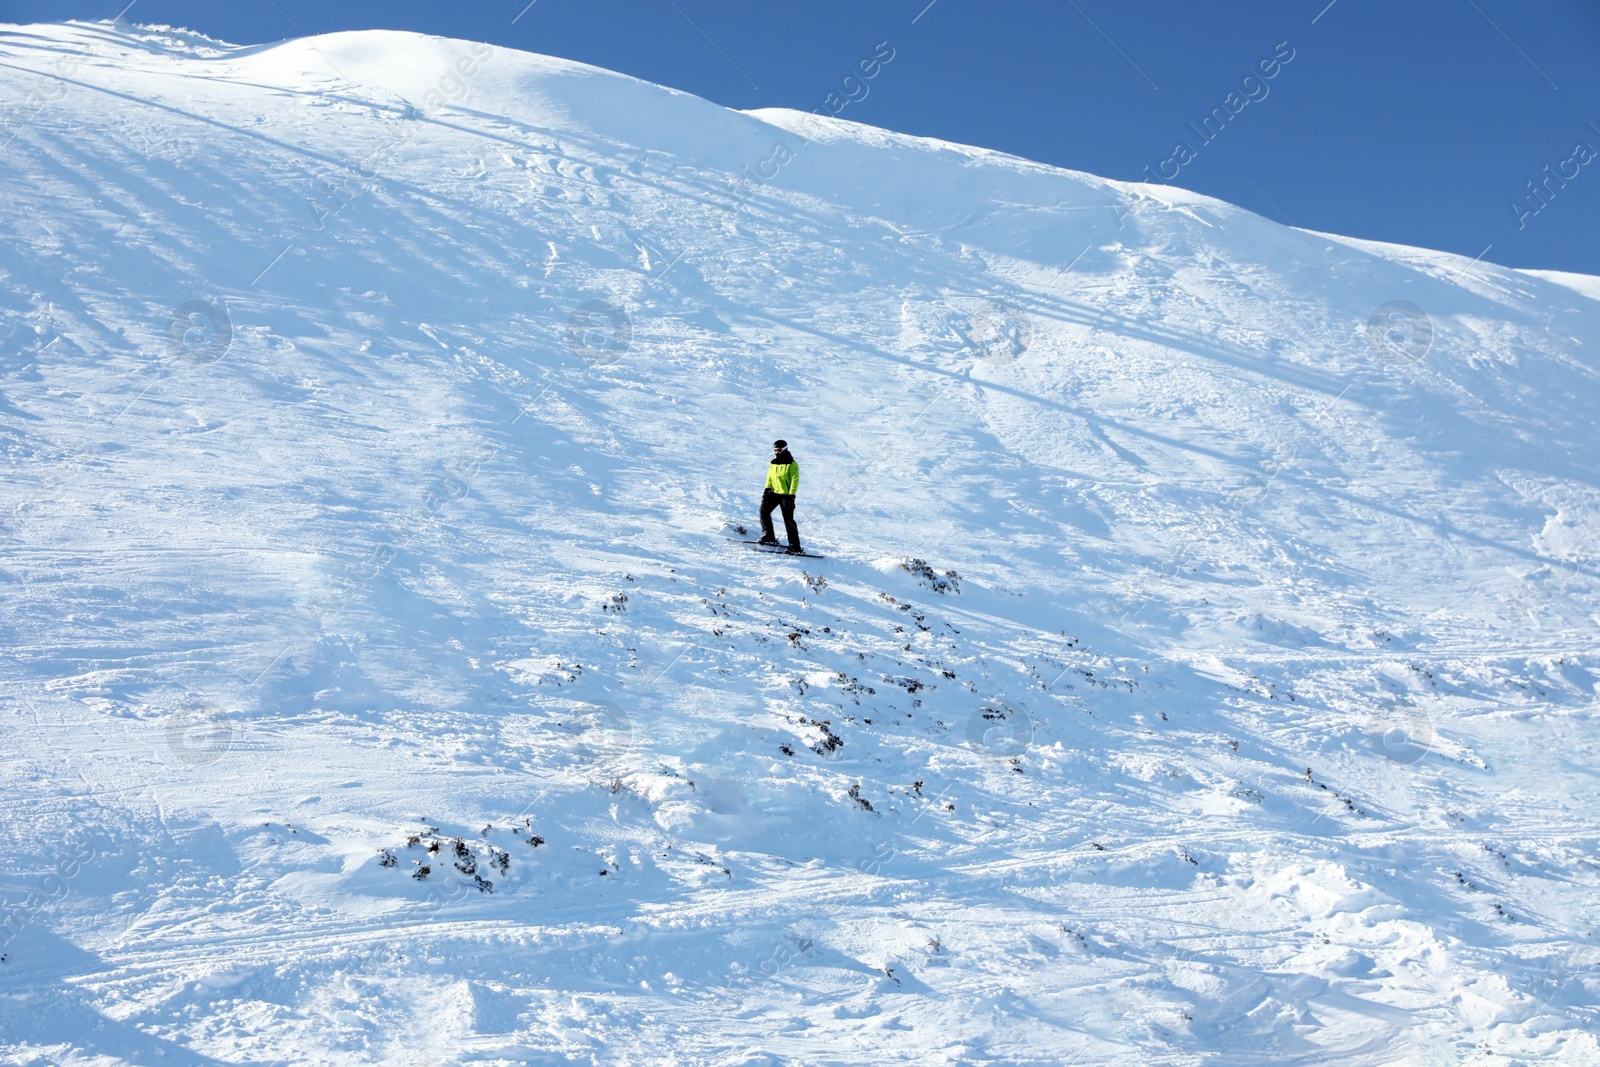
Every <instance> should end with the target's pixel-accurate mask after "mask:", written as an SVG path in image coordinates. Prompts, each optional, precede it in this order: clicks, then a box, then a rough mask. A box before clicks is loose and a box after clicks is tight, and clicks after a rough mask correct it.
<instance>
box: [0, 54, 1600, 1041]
mask: <svg viewBox="0 0 1600 1067" xmlns="http://www.w3.org/2000/svg"><path fill="white" fill-rule="evenodd" d="M862 47H863V51H864V52H871V50H872V42H862ZM0 116H3V120H4V130H3V131H0V139H3V145H0V169H3V172H4V175H5V179H6V186H5V187H6V191H7V195H6V197H5V205H4V208H3V225H4V229H5V240H4V242H3V244H0V346H3V353H4V362H3V370H4V377H3V378H0V435H3V436H0V441H3V450H4V456H5V461H6V474H5V478H4V480H3V482H0V499H3V504H4V509H3V512H0V516H3V518H0V523H3V525H0V530H3V534H4V538H5V542H4V543H5V546H6V548H5V554H4V560H3V563H0V581H3V583H4V585H3V590H4V593H3V595H4V600H3V605H4V607H3V611H0V635H3V642H4V646H5V648H6V650H7V653H6V655H5V656H4V657H3V658H0V684H3V687H4V694H5V700H4V703H3V713H0V723H3V734H0V737H3V742H4V744H3V748H0V760H3V767H4V771H3V782H4V799H5V801H6V803H5V804H4V806H3V808H0V818H3V824H0V825H3V828H4V837H5V841H6V847H5V850H4V853H3V855H4V859H3V860H0V893H3V901H4V904H3V907H4V910H3V912H0V938H3V941H4V943H3V944H0V953H3V954H4V958H3V962H0V996H3V1000H0V1055H3V1056H4V1058H5V1062H8V1063H19V1064H119V1063H127V1064H147V1063H154V1062H163V1063H174V1064H220V1063H240V1064H243V1063H250V1064H272V1063H284V1064H287V1063H293V1064H369V1063H372V1064H376V1063H383V1064H405V1063H415V1064H423V1063H426V1064H441V1063H474V1064H523V1063H541V1064H542V1063H597V1064H598V1063H633V1064H667V1063H681V1064H762V1063H784V1062H793V1063H806V1064H869V1063H870V1064H937V1063H949V1064H969V1063H976V1064H1074V1063H1077V1064H1096V1065H1101V1064H1129V1065H1133V1064H1206V1063H1215V1064H1226V1065H1230V1067H1231V1065H1239V1064H1357V1065H1373V1067H1378V1065H1390V1064H1402V1063H1403V1064H1430V1065H1431V1064H1453V1063H1462V1062H1471V1063H1481V1064H1525V1063H1534V1062H1560V1063H1567V1064H1585V1063H1600V1046H1597V1041H1596V1034H1597V1033H1600V970H1597V962H1600V953H1597V947H1600V815H1597V812H1596V801H1597V778H1596V765H1597V758H1600V733H1597V730H1596V724H1595V712H1596V701H1597V699H1600V697H1597V685H1600V645H1597V635H1600V615H1597V610H1596V605H1597V599H1596V594H1597V591H1600V583H1597V569H1596V568H1597V566H1600V554H1597V542H1596V537H1595V534H1596V531H1597V529H1600V526H1597V522H1600V465H1597V459H1596V451H1595V437H1594V426H1595V422H1596V417H1597V412H1600V402H1597V399H1596V398H1597V397H1600V380H1597V379H1600V360H1597V358H1596V354H1597V352H1600V300H1597V295H1600V279H1594V278H1580V277H1574V276H1570V275H1556V274H1551V273H1541V272H1536V271H1516V270H1510V269H1506V268H1502V267H1499V266H1495V265H1493V264H1490V263H1486V262H1474V261H1470V260H1468V259H1466V258H1464V257H1459V256H1454V255H1448V254H1444V253H1438V252H1430V251H1426V250H1421V249H1414V248H1406V247H1400V246H1395V245H1384V244H1379V243H1375V242H1370V241H1357V240H1351V239H1345V238H1340V237H1336V236H1331V235H1326V234H1318V233H1313V232H1308V231H1304V230H1298V229H1293V228H1290V227H1289V226H1288V225H1286V224H1284V220H1277V219H1269V218H1264V217H1261V216H1259V215H1256V214H1252V213H1250V212H1248V211H1245V210H1242V209H1240V208H1237V207H1233V206H1230V205H1228V204H1224V203H1221V202H1218V201H1215V200H1211V199H1208V198H1205V197H1202V196H1198V195H1194V194H1191V193H1186V192H1183V191H1181V190H1179V189H1176V188H1170V187H1160V186H1148V185H1140V184H1130V183H1122V182H1116V181H1108V180H1104V179H1101V178H1097V177H1093V176H1090V175H1086V174H1080V173H1075V172H1071V171H1063V170H1058V169H1055V168H1051V167H1046V166H1042V165H1039V164H1035V163H1031V162H1028V161H1025V160H1021V159H1017V158H1014V157H1010V156H1006V155H1003V154H1000V153H996V152H992V151H986V150H982V149H976V148H969V147H964V146H961V145H955V144H949V143H944V142H938V141H932V140H928V139H923V138H915V137H909V136H902V135H899V134H895V133H890V132H886V131H883V130H878V129H873V128H870V127H866V126H862V125H858V124H854V123H851V122H847V121H842V120H839V119H834V118H826V117H819V116H817V115H811V114H804V113H799V112H793V111H760V112H755V113H749V114H745V113H739V112H735V111H730V110H727V109H724V108H722V107H719V106H716V105H714V104H711V103H709V102H707V101H704V100H700V99H698V98H695V97H693V96H689V95H687V94H684V93H681V92H677V91H673V90H670V89H665V88H661V87H659V86H654V85H650V84H647V83H644V82H640V81H637V80H634V79H631V78H628V77H624V76H621V75H618V74H613V73H610V72H607V71H603V70H598V69H595V68H592V67H587V66H583V65H581V64H577V63H572V62H567V61H564V60H557V59H550V58H546V57H542V56H537V55H530V54H525V53H520V52H514V51H510V50H507V49H504V48H498V47H490V46H488V45H482V44H473V43H470V42H464V41H453V40H444V39H438V38H429V37H422V36H418V35H413V34H403V33H392V32H363V33H348V34H336V35H330V36H324V37H317V38H310V39H306V40H300V41H293V42H288V43H284V44H280V45H275V46H270V47H249V48H239V47H234V46H231V45H227V44H222V43H219V42H216V41H212V40H208V39H206V38H203V37H200V36H197V35H194V34H191V33H188V32H185V31H179V30H168V29H161V28H140V27H129V26H126V25H111V24H67V25H62V26H31V27H6V28H4V31H3V33H0ZM779 437H781V438H785V439H787V440H788V441H789V443H790V446H791V448H792V450H793V451H794V453H795V455H796V457H797V459H798V461H799V463H800V466H801V483H800V494H799V505H800V506H799V519H800V525H801V530H802V532H803V534H804V536H805V540H806V543H807V547H808V548H810V549H811V550H812V551H814V552H817V553H820V554H821V555H823V556H824V557H825V558H823V559H820V560H817V559H790V558H785V557H783V556H781V555H771V554H765V553H760V552H757V551H754V550H752V549H751V548H749V547H748V546H746V545H744V544H741V543H740V541H741V540H742V539H745V538H748V537H754V536H755V533H754V532H753V530H754V521H755V511H756V506H757V503H758V500H759V496H760V489H761V485H762V481H763V479H764V477H765V466H766V462H767V459H768V457H769V456H770V454H771V453H770V447H771V442H772V440H773V439H774V438H779Z"/></svg>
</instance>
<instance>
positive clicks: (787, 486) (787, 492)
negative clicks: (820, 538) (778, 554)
mask: <svg viewBox="0 0 1600 1067" xmlns="http://www.w3.org/2000/svg"><path fill="white" fill-rule="evenodd" d="M772 452H773V456H772V463H771V464H769V465H768V467H767V488H766V490H765V491H764V492H763V493H762V494H761V540H760V541H758V542H757V544H762V545H775V544H777V543H778V535H777V534H775V533H773V531H772V512H773V509H775V508H781V509H782V510H783V526H784V530H785V531H786V532H787V533H788V535H789V551H790V552H791V553H794V554H796V555H799V554H800V553H801V552H804V551H805V549H803V548H801V547H800V527H798V526H796V525H795V522H794V495H795V493H796V492H798V491H799V489H800V464H798V463H796V462H795V461H794V456H792V455H790V454H789V442H787V441H774V442H772Z"/></svg>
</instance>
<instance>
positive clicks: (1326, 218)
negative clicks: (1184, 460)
mask: <svg viewBox="0 0 1600 1067" xmlns="http://www.w3.org/2000/svg"><path fill="white" fill-rule="evenodd" d="M125 3H126V0H109V2H107V0H0V19H3V20H4V21H11V22H32V21H54V20H59V19H66V18H107V17H110V16H112V15H115V14H116V13H117V12H118V10H119V9H120V8H121V7H122V6H123V4H125ZM126 17H127V18H128V19H130V20H132V21H138V22H155V23H168V24H173V25H181V26H186V27H188V28H190V29H195V30H199V31H201V32H204V33H207V34H210V35H212V36H214V37H220V38H223V39H226V40H231V41H235V42H239V43H257V42H262V41H271V40H278V39H281V38H284V37H292V36H299V35H301V34H309V33H320V32H327V31H330V30H339V29H355V28H363V27H386V28H394V29H415V30H419V31H423V32H427V33H437V34H445V35H449V36H454V37H463V38H469V39H474V40H487V41H490V42H492V43H494V44H497V45H505V46H510V47H516V48H522V49H526V50H529V51H535V52H544V53H548V54H551V55H558V56H566V57H569V58H572V59H579V60H583V61H584V62H588V63H594V64H596V65H599V66H603V67H609V68H611V69H613V70H620V71H624V72H626V73H629V74H633V75H636V76H638V77H641V78H646V79H649V80H651V81H655V82H660V83H663V84H666V85H672V86H676V87H678V88H681V89H686V90H688V91H690V92H693V93H697V94H699V95H701V96H704V97H707V98H709V99H711V100H715V101H717V102H719V103H722V104H726V105H728V106H730V107H739V108H749V107H775V106H781V107H794V108H800V109H804V110H808V111H809V110H813V109H817V108H829V109H830V110H831V109H833V108H835V107H837V106H838V105H839V102H840V101H841V100H843V99H844V98H845V95H846V94H845V89H846V88H849V89H852V90H853V92H854V94H855V95H860V89H859V88H858V87H856V86H855V84H854V83H848V84H845V85H842V84H841V83H842V82H843V79H844V78H845V77H846V76H847V75H848V74H849V72H850V71H851V69H852V67H853V66H854V65H855V64H856V63H857V62H859V61H860V60H862V59H863V58H866V57H868V56H870V55H871V54H872V53H873V51H874V48H875V47H876V46H877V45H878V44H879V42H882V41H887V42H889V46H890V47H891V48H892V49H893V53H894V59H893V60H892V61H891V62H890V63H889V64H888V65H887V66H885V67H883V68H882V69H881V70H880V71H879V72H878V75H877V77H875V78H873V79H872V80H871V81H870V82H869V83H867V85H866V90H867V93H866V96H865V97H864V98H862V99H858V100H852V101H850V102H849V103H848V104H846V105H845V106H844V108H843V111H842V112H841V113H842V115H843V116H844V117H846V118H852V119H857V120H859V121H862V122H868V123H872V124H874V125H878V126H885V127H889V128H891V129H896V130H903V131H906V132H909V133H919V134H927V135H931V136H937V137H943V138H946V139H949V140H953V141H962V142H966V143H969V144H979V145H985V146H988V147H992V148H998V149H1001V150H1003V151H1008V152H1014V153H1016V154H1018V155H1022V156H1027V157H1029V158H1031V159H1037V160H1041V161H1043V162H1047V163H1053V164H1057V165H1059V166H1064V167H1072V168H1074V169H1078V170H1084V171H1089V172H1092V173H1095V174H1101V175H1105V176H1107V177H1112V178H1122V179H1129V180H1137V179H1139V178H1141V177H1142V176H1143V177H1152V178H1160V179H1168V180H1170V181H1171V183H1172V184H1175V185H1180V186H1184V187H1186V188H1190V189H1194V190H1197V191H1199V192H1203V193H1207V194H1210V195H1212V196H1217V197H1221V198H1222V199H1225V200H1229V201H1232V202H1234V203H1237V204H1241V205H1243V206H1245V207H1247V208H1250V209H1251V210H1254V211H1257V212H1260V213H1261V214H1263V215H1266V216H1268V217H1269V218H1274V219H1278V220H1280V221H1288V222H1291V223H1293V224H1294V225H1297V226H1304V227H1308V228H1311V229H1319V230H1327V231H1331V232H1335V233H1341V234H1348V235H1351V236H1356V237H1368V238H1374V239H1378V240H1387V241H1397V242H1401V243H1405V244H1417V245H1425V246H1428V247H1433V248H1443V249H1448V250H1450V251H1453V252H1459V253H1462V254H1465V255H1467V256H1477V255H1479V254H1480V253H1482V254H1483V256H1484V258H1485V259H1488V260H1490V261H1493V262H1498V263H1503V264H1507V265H1510V266H1517V267H1545V268H1551V269H1559V270H1574V271H1583V272H1586V273H1591V274H1600V4H1597V3H1596V2H1595V0H1540V2H1539V3H1538V4H1533V3H1529V2H1528V0H1405V2H1404V3H1395V2H1394V0H1334V2H1333V3H1332V4H1331V5H1330V4H1329V3H1328V0H1304V2H1302V0H1275V2H1267V0H1213V2H1206V3H1181V2H1179V0H1161V2H1142V3H1141V2H1130V0H986V2H979V0H934V2H933V3H932V4H931V5H930V4H929V3H928V2H927V0H905V2H902V0H806V2H804V3H789V4H778V3H773V2H769V3H763V4H757V3H753V2H751V0H535V2H534V3H532V4H531V5H529V4H528V3H527V0H471V2H463V3H455V4H441V3H438V2H437V0H429V2H404V0H385V2H381V3H379V2H368V0H227V2H226V3H223V2H218V0H136V2H135V3H134V4H133V5H132V7H131V9H130V10H129V11H128V13H127V15H126ZM1275 52H1276V56H1278V57H1281V56H1287V55H1291V54H1292V58H1291V59H1289V60H1288V61H1287V62H1283V61H1282V60H1281V59H1278V58H1276V57H1275ZM1263 62H1265V63H1266V64H1267V66H1266V68H1265V69H1266V70H1270V71H1272V77H1270V78H1264V77H1262V76H1261V75H1262V68H1260V67H1259V64H1262V63H1263ZM1253 71H1254V73H1255V80H1253V81H1250V82H1246V81H1245V80H1244V79H1245V78H1246V76H1247V75H1251V74H1252V72H1253ZM830 93H837V94H838V95H837V96H834V97H832V98H830V96H829V94H830ZM1230 93H1237V95H1236V96H1233V97H1232V98H1230V96H1229V94H1230ZM1219 108H1220V109H1222V114H1223V116H1224V117H1225V118H1226V122H1224V121H1223V119H1222V118H1213V120H1212V123H1211V126H1210V128H1209V129H1207V128H1205V127H1204V126H1203V125H1202V123H1203V120H1204V119H1205V117H1206V116H1207V115H1208V114H1213V113H1214V111H1215V109H1219ZM1191 124H1192V125H1191ZM1218 130H1220V132H1216V131H1218ZM1202 134H1204V136H1202ZM1180 143H1181V144H1184V145H1187V146H1188V152H1183V151H1181V150H1177V149H1178V146H1179V145H1180ZM1580 143H1581V144H1582V145H1585V146H1587V147H1588V149H1590V150H1591V151H1593V152H1594V153H1596V158H1594V159H1593V161H1586V154H1585V153H1584V152H1581V151H1578V146H1579V145H1580ZM1547 167H1548V168H1549V170H1548V171H1546V169H1545V168H1547ZM1529 182H1533V183H1535V184H1536V185H1538V187H1539V191H1540V196H1539V198H1535V197H1534V196H1533V195H1531V194H1530V193H1529V192H1528V189H1527V183H1529ZM1514 202H1520V205H1521V206H1520V208H1514V207H1513V206H1512V205H1513V203H1514Z"/></svg>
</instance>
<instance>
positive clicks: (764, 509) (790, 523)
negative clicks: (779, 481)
mask: <svg viewBox="0 0 1600 1067" xmlns="http://www.w3.org/2000/svg"><path fill="white" fill-rule="evenodd" d="M775 508H781V509H782V510H783V529H784V532H785V533H787V534H788V535H789V547H790V548H799V547H800V527H798V526H796V525H795V523H794V494H793V493H774V492H773V491H772V490H771V489H767V490H764V491H763V492H762V494H761V539H762V540H763V541H776V540H777V539H778V535H777V534H775V533H773V532H772V512H773V510H774V509H775Z"/></svg>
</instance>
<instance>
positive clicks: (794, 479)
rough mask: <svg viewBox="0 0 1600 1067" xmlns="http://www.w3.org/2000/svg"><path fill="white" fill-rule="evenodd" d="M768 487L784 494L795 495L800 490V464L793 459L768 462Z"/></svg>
mask: <svg viewBox="0 0 1600 1067" xmlns="http://www.w3.org/2000/svg"><path fill="white" fill-rule="evenodd" d="M767 488H768V489H771V490H772V491H773V492H774V493H781V494H782V495H784V496H794V495H795V493H797V492H799V490H800V464H798V463H795V462H793V461H792V460H791V461H790V462H788V463H769V464H767Z"/></svg>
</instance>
